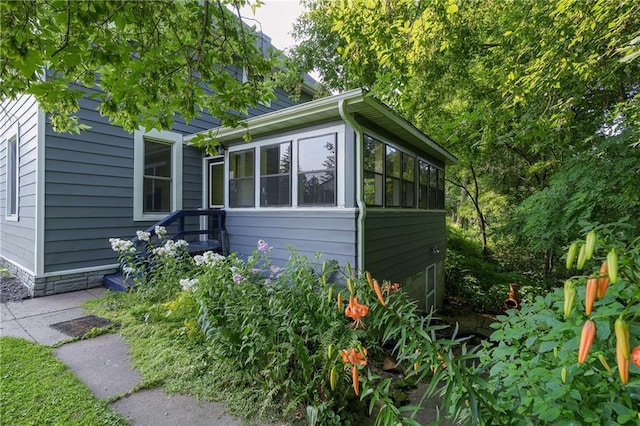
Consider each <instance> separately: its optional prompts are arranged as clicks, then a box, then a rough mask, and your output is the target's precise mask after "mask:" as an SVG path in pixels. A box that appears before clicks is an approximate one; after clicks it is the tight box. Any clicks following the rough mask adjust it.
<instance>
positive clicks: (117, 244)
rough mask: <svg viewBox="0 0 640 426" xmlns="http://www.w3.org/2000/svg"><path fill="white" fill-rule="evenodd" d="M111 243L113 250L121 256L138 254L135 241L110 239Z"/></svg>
mask: <svg viewBox="0 0 640 426" xmlns="http://www.w3.org/2000/svg"><path fill="white" fill-rule="evenodd" d="M109 243H111V250H113V251H115V252H117V253H120V254H127V253H129V254H133V253H135V252H136V248H135V246H134V244H133V241H130V240H122V239H120V238H109Z"/></svg>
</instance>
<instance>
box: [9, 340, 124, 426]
mask: <svg viewBox="0 0 640 426" xmlns="http://www.w3.org/2000/svg"><path fill="white" fill-rule="evenodd" d="M0 346H1V347H2V350H1V351H0V376H2V386H0V421H1V422H2V424H7V425H9V424H10V425H42V424H65V425H86V424H92V425H126V422H125V420H124V419H123V418H122V417H120V416H119V415H117V414H115V413H114V412H112V411H111V410H110V409H109V407H108V405H107V404H106V402H104V401H101V400H99V399H97V398H96V397H95V396H94V395H93V394H92V393H91V391H90V390H89V389H88V388H87V387H86V386H85V385H84V384H82V383H81V382H80V381H79V380H78V378H77V377H76V376H75V375H74V374H73V373H72V372H71V371H69V368H68V367H67V366H66V365H65V364H64V363H62V362H60V361H59V360H57V359H56V358H55V356H54V355H53V350H52V349H51V348H48V347H45V346H39V345H37V344H35V343H32V342H28V341H26V340H24V339H18V338H14V337H6V336H4V337H0Z"/></svg>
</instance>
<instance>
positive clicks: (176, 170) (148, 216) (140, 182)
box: [133, 129, 183, 221]
mask: <svg viewBox="0 0 640 426" xmlns="http://www.w3.org/2000/svg"><path fill="white" fill-rule="evenodd" d="M133 140H134V149H133V157H134V178H133V181H134V186H133V220H134V221H153V220H160V219H163V218H165V217H166V216H167V215H169V214H171V213H172V212H174V211H176V210H180V209H182V158H183V141H182V134H181V133H176V132H170V131H167V130H162V131H159V130H156V129H153V130H150V131H148V132H146V131H144V130H143V129H140V130H136V131H134V134H133ZM145 140H150V141H155V142H158V143H166V144H168V145H170V146H171V186H170V187H171V194H170V197H171V202H170V204H171V207H170V211H169V212H145V211H144V176H145V175H144V171H145Z"/></svg>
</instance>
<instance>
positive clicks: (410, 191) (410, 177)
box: [402, 153, 416, 207]
mask: <svg viewBox="0 0 640 426" xmlns="http://www.w3.org/2000/svg"><path fill="white" fill-rule="evenodd" d="M415 180H416V160H415V158H414V157H413V156H412V155H410V154H405V153H403V154H402V207H414V206H415V189H416V187H415V185H414V181H415Z"/></svg>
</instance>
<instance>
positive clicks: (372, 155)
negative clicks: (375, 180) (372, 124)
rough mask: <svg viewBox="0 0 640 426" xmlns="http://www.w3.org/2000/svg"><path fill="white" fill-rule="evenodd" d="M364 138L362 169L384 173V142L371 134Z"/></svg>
mask: <svg viewBox="0 0 640 426" xmlns="http://www.w3.org/2000/svg"><path fill="white" fill-rule="evenodd" d="M364 138H365V139H364V169H365V170H368V171H371V172H376V173H384V144H383V143H382V142H380V141H378V140H375V139H374V138H372V137H371V136H367V135H365V137H364Z"/></svg>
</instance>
